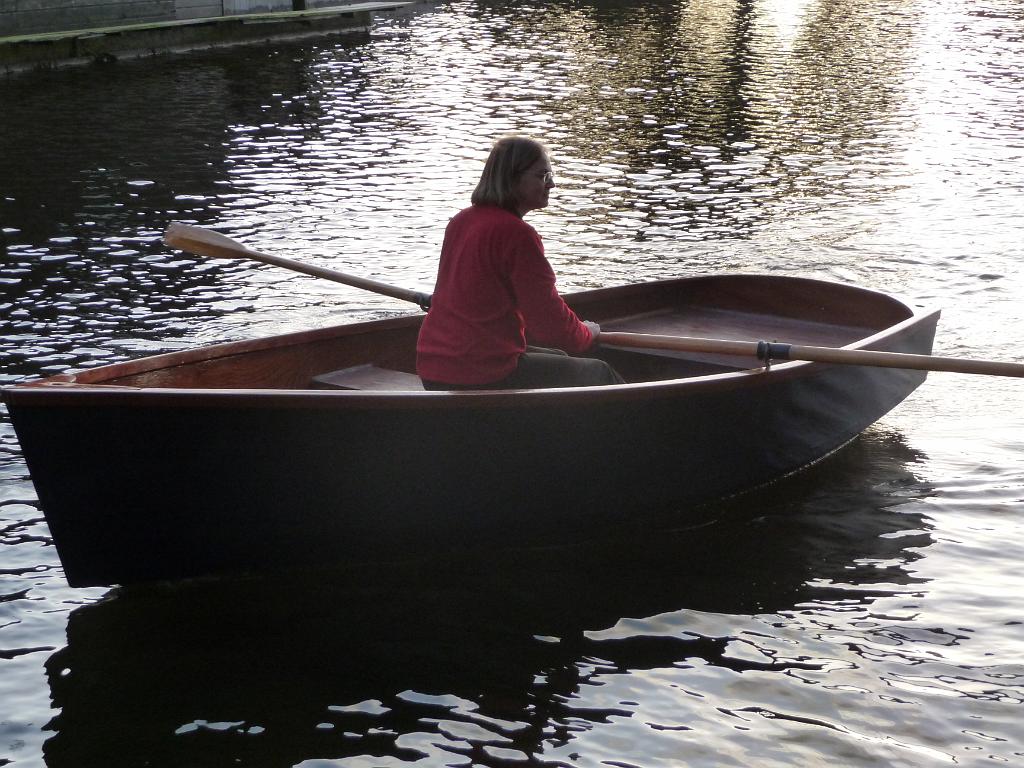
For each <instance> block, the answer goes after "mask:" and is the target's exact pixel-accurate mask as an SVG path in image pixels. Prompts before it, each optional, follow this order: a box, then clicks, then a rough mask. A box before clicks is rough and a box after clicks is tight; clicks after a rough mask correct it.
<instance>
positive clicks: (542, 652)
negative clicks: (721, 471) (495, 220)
mask: <svg viewBox="0 0 1024 768" xmlns="http://www.w3.org/2000/svg"><path fill="white" fill-rule="evenodd" d="M1022 82H1024V6H1022V5H1021V4H1020V3H1019V2H1017V1H1016V0H977V1H976V2H970V1H968V2H962V3H954V2H952V0H920V2H906V3H892V2H884V3H883V2H876V1H875V0H848V1H847V2H844V3H842V4H834V3H826V2H768V1H767V0H761V1H757V0H754V1H752V2H718V1H717V0H716V1H715V2H710V1H705V2H697V1H694V2H689V3H686V2H663V1H660V0H645V1H643V2H638V3H631V4H628V5H626V4H616V3H608V2H587V1H585V0H579V1H578V2H554V1H553V0H551V1H548V2H531V3H526V2H518V3H516V2H508V3H501V2H468V1H466V2H463V1H461V0H460V1H457V2H451V3H443V4H439V5H437V6H435V7H433V8H429V7H428V8H423V9H421V11H420V12H418V13H413V14H407V15H404V16H402V17H399V18H381V19H379V20H378V22H377V23H376V24H375V26H374V28H373V29H372V30H371V32H370V33H369V34H368V35H360V36H355V37H347V38H334V39H323V40H317V41H314V42H309V41H306V42H303V43H301V44H300V43H281V44H275V45H260V46H251V47H245V48H237V49H232V50H228V51H220V52H212V53H197V54H191V55H187V56H173V57H162V58H157V59H152V60H144V61H139V62H122V63H120V64H117V65H115V66H109V67H89V68H82V69H70V70H61V71H54V72H47V73H36V74H26V75H21V76H17V77H11V78H8V79H6V80H4V81H0V225H2V235H0V237H2V240H0V256H2V261H0V354H2V365H0V382H4V383H9V382H13V381H19V380H22V379H24V378H27V377H32V376H36V375H40V374H48V373H52V372H57V371H60V370H64V369H67V368H80V367H87V366H92V365H96V364H100V363H105V362H110V361H114V360H120V359H125V358H129V357H135V356H139V355H142V354H148V353H152V352H158V351H168V350H173V349H179V348H184V347H190V346H193V345H195V344H197V343H206V342H213V341H224V340H228V339H238V338H246V337H253V336H259V335H264V334H268V333H273V332H279V331H284V330H297V329H302V328H308V327H315V326H319V325H325V324H327V323H332V322H338V321H345V320H356V319H368V318H375V317H383V316H387V315H391V314H395V313H401V312H408V311H413V310H411V309H409V308H408V307H405V306H402V305H400V304H398V303H396V302H394V301H392V300H389V299H385V298H383V297H378V296H374V295H370V294H364V293H361V292H359V291H356V290H354V289H349V288H345V287H341V286H338V285H336V284H333V283H326V282H324V281H316V280H312V279H309V278H305V277H300V276H295V275H291V274H289V273H285V272H281V271H275V270H273V269H271V268H253V267H251V266H249V265H244V264H236V263H230V262H225V261H205V260H199V259H196V258H193V257H188V256H185V255H182V254H180V253H174V252H170V251H168V250H167V249H166V248H165V247H164V246H163V245H162V244H161V243H160V235H161V233H162V231H163V229H164V227H165V226H166V225H167V224H168V223H169V222H171V221H175V220H183V221H191V222H199V223H201V224H206V225H213V226H216V227H217V228H218V229H221V230H222V231H225V232H228V233H230V234H232V235H233V236H235V237H238V238H240V239H244V240H246V241H247V242H249V243H251V244H253V245H254V246H257V247H260V248H261V249H263V250H268V251H274V252H280V253H283V254H286V255H291V256H293V257H295V258H301V259H305V260H308V261H311V262H314V263H320V264H324V265H327V266H330V267H333V268H335V269H340V270H343V271H348V272H353V273H356V274H361V275H365V276H367V277H372V278H376V279H378V280H383V281H385V282H390V283H395V284H398V285H403V286H406V287H410V288H426V289H429V288H430V287H431V283H432V278H433V273H434V269H435V264H436V254H437V251H438V248H439V244H440V236H441V232H442V230H443V226H444V223H445V222H446V220H447V218H448V217H449V216H450V215H451V214H452V213H454V212H455V211H456V210H458V209H459V208H460V207H462V206H463V205H464V204H465V203H466V202H467V200H468V196H469V192H470V190H471V188H472V185H473V183H474V182H475V178H476V176H477V174H478V173H479V168H480V162H481V160H482V158H483V156H484V154H485V153H486V150H487V148H488V146H489V143H490V141H491V139H492V138H493V137H495V136H496V135H499V134H501V133H504V132H506V131H513V130H514V131H521V132H527V133H531V134H533V135H536V136H538V137H540V138H542V139H543V140H545V141H546V142H547V143H548V144H549V145H550V147H551V148H552V150H553V151H554V153H555V170H556V175H557V182H558V187H557V188H556V190H555V192H554V193H553V195H552V205H551V207H550V208H549V209H547V210H545V211H543V212H538V213H536V214H535V218H534V219H533V223H534V224H535V226H537V228H538V230H539V231H540V232H541V234H542V235H543V236H544V238H545V242H546V244H547V249H548V253H549V256H550V258H551V260H552V262H553V263H554V265H555V268H556V271H557V272H558V274H559V276H560V284H561V286H562V288H563V289H564V290H572V289H577V288H584V287H594V286H604V285H616V284H622V283H626V282H633V281H638V280H648V279H655V278H661V277H668V276H677V275H691V274H698V273H701V272H706V271H730V270H732V271H756V272H763V271H772V272H779V273H786V274H795V275H808V276H815V277H824V278H827V279H835V280H842V281H848V282H853V283H857V284H860V285H864V286H867V287H872V288H878V289H881V290H885V291H889V292H894V293H898V294H901V295H904V296H908V297H911V298H912V299H914V300H915V301H916V302H919V303H923V304H928V305H938V306H941V307H942V308H943V320H942V322H941V324H940V329H939V334H938V337H937V339H936V351H937V353H939V354H945V355H956V356H971V357H981V358H993V359H1003V360H1013V359H1017V360H1019V359H1021V355H1020V347H1019V343H1018V337H1019V333H1020V329H1021V328H1022V327H1024V310H1022V295H1024V278H1022V276H1021V270H1020V266H1019V265H1020V264H1021V262H1022V260H1024V98H1022V91H1024V87H1022V85H1021V83H1022ZM1022 386H1024V385H1022V383H1021V381H1020V380H1011V379H995V378H990V377H963V376H959V377H958V376H954V375H943V374H935V375H932V376H931V377H930V378H929V381H928V382H927V383H926V384H925V386H924V387H923V388H922V389H921V390H919V391H918V392H917V393H915V395H914V396H913V397H911V398H910V399H909V400H907V401H906V402H905V403H904V404H902V405H901V406H900V407H899V408H898V409H896V410H895V411H894V412H893V413H892V414H890V415H889V416H888V417H886V418H885V419H884V420H883V421H882V422H880V423H879V424H878V425H876V426H875V427H873V428H872V429H871V430H869V431H868V432H867V433H865V434H864V435H863V436H862V437H861V438H860V439H859V440H857V441H856V442H854V443H853V444H852V445H850V446H849V447H848V448H846V449H845V450H844V451H842V452H840V453H839V454H838V455H836V456H833V457H832V458H830V459H829V460H828V461H826V462H824V463H823V464H822V465H820V466H818V467H816V468H814V469H812V470H811V471H808V472H806V473H804V474H802V475H800V476H798V477H796V478H792V479H790V480H788V481H786V482H783V483H780V484H778V485H777V486H775V487H773V488H771V489H769V490H768V491H765V492H762V493H759V494H756V495H754V496H748V497H744V498H741V499H738V500H734V501H732V502H730V503H723V504H720V505H716V506H715V507H713V508H712V509H711V510H710V515H709V517H710V519H711V522H710V523H709V524H707V525H704V526H701V527H698V528H687V527H678V528H671V527H670V528H668V529H662V530H644V529H642V528H641V529H640V530H634V531H632V532H631V533H630V534H629V535H628V536H619V537H615V538H609V537H602V536H601V535H600V533H599V532H594V531H581V532H580V544H579V545H578V546H574V547H568V548H565V547H563V548H552V549H541V550H530V551H510V552H503V553H498V554H494V555H490V556H487V557H484V556H480V555H473V554H468V553H467V554H466V555H465V557H449V558H446V559H443V560H441V559H436V560H431V561H422V562H413V563H391V564H382V565H380V566H375V567H372V568H371V567H363V568H345V567H343V566H339V567H338V568H337V569H336V570H334V571H331V572H327V573H323V572H320V573H315V574H308V575H301V576H295V577H289V578H277V579H273V580H259V581H241V582H239V581H232V582H203V583H195V584H188V585H177V586H166V587H161V588H145V589H142V588H140V589H132V590H113V591H107V590H102V589H87V590H85V589H81V590H75V589H71V588H69V587H68V586H67V584H66V582H65V581H64V579H63V575H62V573H61V570H60V567H59V561H58V560H57V558H56V554H55V553H54V551H53V548H52V546H50V543H49V534H48V531H47V528H46V525H45V523H44V521H43V519H42V514H41V512H40V510H39V507H38V502H37V500H36V496H35V492H34V490H33V487H32V485H31V482H30V480H29V478H28V475H27V470H26V469H25V466H24V464H23V462H22V459H21V455H20V451H19V448H18V444H17V441H16V439H15V437H14V435H13V432H12V430H11V428H10V425H9V422H8V421H7V420H6V414H5V413H2V414H0V417H2V419H3V420H2V421H0V765H5V764H13V765H17V766H19V768H21V767H22V766H34V765H43V764H46V765H50V766H121V765H124V766H136V765H137V766H142V765H151V766H225V765H259V766H295V765H301V766H303V767H304V768H313V767H314V766H315V767H317V768H319V767H320V766H396V765H400V764H401V765H405V764H415V765H423V766H446V765H459V766H466V765H487V766H505V765H524V764H525V765H537V764H543V765H561V766H598V765H602V766H604V765H607V766H642V767H643V768H652V767H653V766H663V765H665V766H667V765H673V766H675V765H694V766H698V765H700V766H704V765H706V766H752V765H756V766H793V765H801V766H805V765H806V766H811V765H814V766H817V765H830V766H919V765H922V766H930V765H990V764H1009V765H1024V707H1022V704H1024V598H1022V597H1021V593H1022V591H1024V576H1022V575H1021V574H1022V570H1021V563H1022V562H1024V503H1022V502H1024V460H1022V451H1024V389H1022ZM694 439H700V436H699V435H695V437H694ZM98 481H100V482H102V478H99V479H98ZM638 493H642V489H638Z"/></svg>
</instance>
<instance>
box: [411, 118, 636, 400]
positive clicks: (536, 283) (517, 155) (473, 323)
mask: <svg viewBox="0 0 1024 768" xmlns="http://www.w3.org/2000/svg"><path fill="white" fill-rule="evenodd" d="M554 186H555V182H554V179H553V177H552V173H551V161H550V159H549V157H548V154H547V150H546V149H545V148H544V146H543V145H542V144H540V143H539V142H537V141H534V140H533V139H528V138H525V137H521V136H509V137H506V138H503V139H499V140H498V141H497V142H496V143H495V145H494V147H493V148H492V149H491V153H490V155H489V156H488V158H487V162H486V164H485V165H484V170H483V174H482V175H481V177H480V182H479V183H478V184H477V187H476V190H475V191H474V192H473V196H472V203H473V204H472V205H471V206H470V207H469V208H466V209H465V210H463V211H461V212H460V213H458V214H456V215H455V217H454V218H453V219H452V220H451V221H450V222H449V223H448V228H447V229H446V230H445V235H444V244H443V245H442V247H441V264H440V267H439V268H438V274H437V284H436V286H435V288H434V294H433V298H432V299H431V304H430V311H429V312H428V313H427V316H426V318H425V319H424V321H423V326H422V328H421V329H420V335H419V342H418V344H417V347H416V351H417V361H416V367H417V372H418V373H419V375H420V378H421V379H423V385H424V387H425V388H427V389H434V390H438V389H531V388H541V387H586V386H598V385H602V384H616V383H622V379H621V378H620V377H619V376H618V374H617V373H615V371H614V370H612V368H611V367H610V366H609V365H608V364H607V363H605V362H604V361H602V360H596V359H593V358H580V357H570V356H569V355H568V354H566V353H567V352H569V353H573V354H579V353H582V352H586V351H587V350H589V349H591V348H592V347H593V346H594V344H595V343H596V341H597V337H598V335H599V334H600V331H601V329H600V327H599V326H598V324H597V323H591V322H586V323H585V322H581V321H580V319H579V318H578V317H577V316H576V315H575V313H573V311H572V310H571V309H569V307H568V306H567V305H566V303H565V302H564V301H563V300H562V298H561V296H559V295H558V291H557V290H556V288H555V273H554V271H553V270H552V269H551V265H550V264H549V263H548V261H547V259H546V258H545V257H544V246H543V244H542V242H541V239H540V235H538V234H537V232H536V230H534V228H533V227H531V226H530V225H529V224H527V223H526V222H525V221H523V216H525V215H526V214H527V213H529V212H530V211H533V210H536V209H538V208H544V207H545V206H546V205H547V204H548V193H549V192H550V190H551V188H552V187H554ZM527 337H529V339H530V341H531V343H537V344H541V345H544V346H551V347H556V348H557V349H539V348H535V347H528V346H527V343H526V340H527ZM562 350H565V351H562Z"/></svg>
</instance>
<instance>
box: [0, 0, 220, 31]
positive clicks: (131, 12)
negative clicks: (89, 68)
mask: <svg viewBox="0 0 1024 768" xmlns="http://www.w3.org/2000/svg"><path fill="white" fill-rule="evenodd" d="M174 5H175V0H0V37H10V36H14V35H31V34H36V33H42V32H61V31H64V30H70V29H91V28H94V27H115V26H120V25H124V24H143V23H146V22H152V21H170V20H172V19H174V18H175V7H174ZM217 5H218V6H219V5H220V2H219V0H218V3H217ZM218 13H219V11H218Z"/></svg>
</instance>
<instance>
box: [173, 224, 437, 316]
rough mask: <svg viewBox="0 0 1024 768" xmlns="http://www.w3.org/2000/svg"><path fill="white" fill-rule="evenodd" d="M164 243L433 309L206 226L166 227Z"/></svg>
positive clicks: (410, 296) (403, 293)
mask: <svg viewBox="0 0 1024 768" xmlns="http://www.w3.org/2000/svg"><path fill="white" fill-rule="evenodd" d="M164 242H165V243H167V245H169V246H170V247H171V248H178V249H179V250H182V251H187V252H189V253H194V254H196V255H197V256H210V257H213V258H216V259H252V260H253V261H261V262H263V263H264V264H274V265H275V266H278V267H284V268H285V269H290V270H292V271H294V272H301V273H303V274H305V275H312V276H313V277H323V278H326V279H327V280H333V281H334V282H336V283H344V284H345V285H350V286H352V287H353V288H362V289H364V290H367V291H373V292H374V293H380V294H383V295H384V296H390V297H391V298H393V299H401V300H402V301H411V302H412V303H414V304H418V305H419V306H420V307H421V308H422V309H423V310H424V311H426V310H427V309H428V308H429V307H430V294H427V293H420V292H419V291H410V290H408V289H406V288H398V287H396V286H393V285H388V284H387V283H378V282H377V281H376V280H369V279H367V278H365V277H356V276H354V275H346V274H345V273H344V272H338V271H336V270H333V269H327V268H326V267H315V266H313V265H312V264H303V263H302V262H301V261H293V260H292V259H286V258H284V257H283V256H272V255H271V254H269V253H260V252H259V251H254V250H252V249H251V248H248V247H246V246H244V245H242V244H241V243H240V242H238V241H237V240H232V239H231V238H230V237H228V236H227V235H222V234H221V233H220V232H214V231H213V230H210V229H204V228H203V227H197V226H193V225H191V224H181V223H180V222H174V223H172V224H171V225H170V226H168V227H167V231H166V232H165V233H164Z"/></svg>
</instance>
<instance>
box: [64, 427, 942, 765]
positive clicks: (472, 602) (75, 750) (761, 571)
mask: <svg viewBox="0 0 1024 768" xmlns="http://www.w3.org/2000/svg"><path fill="white" fill-rule="evenodd" d="M919 460H920V457H919V456H918V455H916V454H915V452H914V451H913V450H911V449H909V448H908V447H907V446H906V445H905V444H904V443H903V442H902V441H901V440H900V439H899V437H898V436H896V435H892V434H886V433H882V432H872V433H869V435H867V436H865V437H863V438H861V439H859V440H857V441H856V442H855V443H853V444H852V445H851V446H849V447H847V448H846V449H844V450H843V451H841V452H840V453H839V454H837V455H835V456H833V457H832V458H830V459H829V460H827V461H826V462H824V463H823V464H822V465H820V466H818V467H817V468H815V469H813V470H811V471H809V472H807V473H805V474H803V475H801V476H798V477H796V478H793V479H791V480H789V481H786V482H783V483H781V484H779V485H778V486H777V487H774V488H771V489H769V490H767V491H764V492H762V493H760V494H758V495H755V496H750V497H744V498H742V499H737V500H734V501H733V502H731V503H728V504H723V505H719V507H718V508H717V510H716V511H717V513H718V515H719V519H718V521H717V522H716V523H714V524H712V525H709V526H706V527H701V528H697V529H689V530H672V529H664V528H662V529H659V530H657V531H654V530H649V529H645V528H644V527H642V526H638V527H636V528H635V529H632V530H631V531H630V532H628V533H624V534H620V535H619V536H617V537H616V538H615V540H614V541H608V540H599V541H592V542H589V543H586V544H581V545H579V546H575V547H568V548H557V549H551V550H529V551H511V552H499V553H489V554H487V555H469V556H466V557H452V558H448V559H444V560H440V559H438V560H429V561H421V562H414V563H393V564H385V565H381V566H373V567H360V568H352V569H342V570H339V571H338V572H335V573H331V574H323V573H319V574H316V575H312V574H311V575H309V576H295V577H293V578H288V579H281V580H273V581H271V580H254V581H206V582H199V583H195V584H188V585H177V586H168V587H162V588H161V587H149V588H138V589H132V590H125V591H122V592H119V593H115V594H113V595H112V596H111V597H110V598H108V599H107V600H105V601H103V602H100V603H98V604H95V605H90V606H86V607H82V608H79V609H77V610H76V611H75V612H74V613H73V614H72V615H71V617H70V620H69V623H68V645H67V647H66V648H65V649H62V650H60V651H58V652H57V653H55V654H54V655H53V656H52V657H51V658H50V659H49V661H48V662H47V665H46V666H47V673H48V676H49V680H50V686H51V691H52V695H53V702H54V705H55V706H56V707H59V708H60V714H59V715H57V716H56V718H55V719H54V721H53V722H52V723H51V725H50V727H51V728H52V729H53V730H54V731H55V735H54V736H53V737H52V738H51V739H50V740H49V741H48V742H47V744H46V756H47V760H48V764H49V765H51V766H60V765H69V766H70V765H85V764H95V762H96V761H97V760H100V759H101V756H102V755H105V754H113V753H116V754H119V755H121V756H122V761H123V762H126V763H128V762H138V763H143V762H145V763H146V764H150V765H182V764H185V763H188V764H225V763H226V762H228V761H229V760H230V759H232V758H233V759H239V760H243V761H244V762H246V763H247V764H253V765H281V764H294V763H297V762H299V761H301V760H303V759H306V758H315V757H327V756H330V757H341V756H345V755H348V756H350V757H353V758H357V757H358V756H368V755H377V756H390V759H389V758H383V759H384V762H377V761H378V760H380V759H382V758H379V757H377V758H373V759H372V760H371V761H370V762H364V763H360V762H358V760H357V761H356V762H354V763H352V764H371V763H372V764H375V765H384V764H390V762H391V760H392V759H396V760H409V759H415V758H416V757H417V756H422V755H424V754H431V755H435V756H437V755H439V754H440V755H444V754H450V755H451V756H452V759H455V757H457V756H459V755H463V756H465V757H466V758H467V759H471V760H472V762H473V764H477V765H499V764H504V763H503V762H502V761H503V760H504V759H505V758H507V757H509V754H510V753H506V752H504V751H503V750H511V751H512V752H513V753H521V754H524V755H537V756H538V758H539V759H545V755H548V756H551V755H562V756H563V757H564V756H565V755H567V754H568V753H570V752H572V751H573V744H574V742H575V741H576V740H577V739H579V738H582V737H583V732H585V731H588V730H589V729H591V728H592V727H594V726H597V725H604V726H609V725H611V724H613V723H616V722H618V720H619V719H620V718H630V717H632V716H634V715H636V716H637V717H640V718H643V717H649V716H651V714H652V713H654V712H656V711H657V709H658V708H659V707H660V705H659V704H657V703H656V702H654V701H652V702H650V703H649V704H645V705H641V704H639V702H638V701H636V700H631V699H632V697H629V696H624V697H622V698H620V699H616V700H615V701H604V698H607V697H604V698H601V697H600V696H599V694H600V691H597V690H596V689H595V688H594V686H602V685H604V684H605V683H604V682H602V680H603V676H607V675H610V676H612V677H616V678H619V677H623V678H628V677H629V676H631V675H639V676H641V678H642V677H643V676H644V675H647V674H654V673H657V674H677V673H679V670H685V669H695V668H698V667H699V668H701V669H702V670H703V673H702V674H709V673H710V672H709V670H712V669H720V670H722V671H723V672H728V673H729V674H736V673H749V672H757V673H761V674H768V675H772V676H783V677H782V678H780V679H785V680H792V676H794V675H808V676H814V675H818V676H821V677H824V678H827V677H828V675H829V673H830V671H831V670H833V669H834V668H843V669H848V668H849V667H850V666H851V665H862V664H863V665H870V664H874V663H875V661H876V660H875V659H870V658H868V657H866V656H862V657H857V656H856V655H853V654H847V653H846V652H845V651H842V650H840V649H841V648H842V645H841V644H840V645H839V646H838V647H826V645H830V644H828V643H826V644H824V645H822V643H823V642H824V641H822V640H820V639H819V640H812V639H810V638H807V637H800V634H801V633H800V631H799V630H797V629H794V625H796V624H798V623H799V622H798V621H794V620H793V619H789V620H788V621H786V622H780V621H778V620H773V619H772V618H771V617H772V616H773V615H778V614H781V613H794V612H796V613H806V614H807V615H808V617H809V618H808V619H807V621H809V622H820V623H824V622H826V621H828V617H829V615H830V614H833V613H834V612H836V611H839V612H842V611H849V610H852V609H853V608H854V606H856V607H857V609H858V610H862V611H869V610H870V606H871V605H872V603H873V602H874V601H875V599H876V598H877V597H878V596H880V595H892V594H906V593H908V592H912V591H913V590H914V589H915V581H916V580H915V577H914V575H913V573H912V568H911V563H912V562H913V560H914V559H915V558H916V557H918V556H920V551H921V549H922V548H924V547H926V546H927V545H928V544H929V542H930V534H929V526H928V522H927V520H926V519H925V518H923V517H922V515H921V514H920V512H917V511H914V507H915V505H914V504H913V502H914V501H915V499H917V498H920V497H923V496H927V495H928V494H929V493H930V492H931V491H930V489H929V488H928V487H927V485H926V484H924V483H922V482H921V481H920V480H919V479H918V478H917V477H916V476H915V474H914V465H915V463H916V462H918V461H919ZM837 593H838V597H837ZM628 617H637V618H632V619H631V618H628ZM644 617H647V618H644ZM743 617H750V618H746V619H745V618H743ZM761 617H764V618H761ZM810 617H813V618H810ZM889 623H891V622H890V621H884V620H883V621H882V622H881V624H882V625H888V624H889ZM837 631H838V630H837ZM882 631H886V630H884V628H880V629H878V630H874V631H869V630H866V631H865V634H878V633H879V632H882ZM843 642H852V641H848V640H844V641H843ZM815 643H818V647H817V649H816V650H814V648H813V646H814V644H815ZM786 646H788V648H787V647H786ZM836 654H840V655H842V656H847V657H848V658H847V659H843V660H837V658H836V657H835V656H836ZM673 670H675V672H673ZM659 671H661V672H659ZM846 676H847V677H849V674H848V673H847V674H846ZM641 678H638V681H637V684H638V685H643V683H641V682H640V679H641ZM690 684H692V685H698V686H699V682H698V681H694V680H691V681H690ZM616 685H617V686H621V685H626V686H627V687H628V681H625V680H620V681H619V682H618V683H617V684H616ZM688 695H691V696H697V697H701V696H702V694H701V693H700V692H699V691H696V692H694V691H691V692H690V694H688ZM594 696H598V697H599V699H601V700H602V701H604V703H602V704H601V705H594V703H593V701H592V699H593V697H594ZM680 696H681V697H682V698H681V700H680V701H678V702H676V704H675V708H676V715H675V717H677V718H678V717H685V716H686V713H687V712H689V705H687V703H686V697H687V694H685V693H683V692H681V693H680ZM647 706H652V707H653V709H652V710H651V712H644V711H643V710H644V708H645V707H647ZM690 714H691V715H692V714H693V713H692V712H691V713H690ZM658 716H659V717H663V718H664V716H663V715H661V714H659V715H658ZM706 716H707V714H706V713H704V714H702V715H701V717H706ZM722 717H731V715H722ZM651 727H652V728H655V729H661V730H660V732H663V733H678V732H680V729H682V730H686V729H687V727H686V726H682V725H679V724H678V723H676V722H675V721H671V720H670V719H667V718H665V719H660V720H656V721H654V722H653V724H652V725H651ZM635 749H637V750H639V751H640V752H641V753H642V751H643V749H644V748H643V747H642V746H641V745H636V747H635ZM563 753H564V754H563ZM588 754H592V753H590V752H589V751H588ZM636 757H638V758H641V759H640V762H642V763H644V764H648V761H646V760H644V759H642V758H643V755H642V754H641V755H636ZM366 759H367V760H370V758H366ZM591 759H592V760H593V761H594V764H596V762H597V757H596V756H593V757H592V758H591ZM196 761H198V763H197V762H196ZM460 764H461V763H460ZM587 764H590V763H587Z"/></svg>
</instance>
